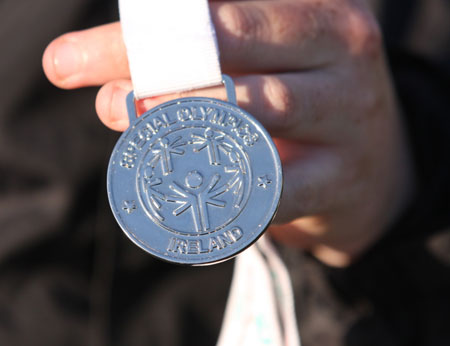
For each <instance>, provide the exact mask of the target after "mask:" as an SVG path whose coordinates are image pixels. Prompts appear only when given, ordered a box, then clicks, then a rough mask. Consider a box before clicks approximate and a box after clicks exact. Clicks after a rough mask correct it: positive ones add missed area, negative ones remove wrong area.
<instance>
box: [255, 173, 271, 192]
mask: <svg viewBox="0 0 450 346" xmlns="http://www.w3.org/2000/svg"><path fill="white" fill-rule="evenodd" d="M269 184H272V180H271V179H270V178H269V177H268V176H267V174H266V175H264V176H262V177H258V186H259V187H262V188H263V189H267V185H269Z"/></svg>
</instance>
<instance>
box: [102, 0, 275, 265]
mask: <svg viewBox="0 0 450 346" xmlns="http://www.w3.org/2000/svg"><path fill="white" fill-rule="evenodd" d="M128 1H130V0H128ZM132 76H133V69H132ZM223 83H224V84H225V87H226V90H227V95H228V102H224V101H221V100H218V99H212V98H202V97H195V98H181V99H177V100H174V101H170V102H166V103H164V104H161V105H159V106H157V107H155V108H153V109H151V110H149V111H147V112H145V113H144V114H142V115H141V116H140V117H137V113H136V107H135V95H134V93H130V95H129V96H128V98H127V107H128V113H129V118H130V126H129V128H128V130H126V131H125V132H124V133H123V134H122V136H121V137H120V139H119V141H118V143H117V144H116V146H115V148H114V151H113V153H112V156H111V159H110V163H109V167H108V183H107V184H108V186H107V189H108V197H109V202H110V205H111V209H112V211H113V213H114V216H115V218H116V220H117V222H118V223H119V225H120V227H121V228H122V230H123V231H124V232H125V234H126V235H127V236H128V237H129V238H130V239H131V240H132V241H133V242H134V243H135V244H136V245H138V246H139V247H140V248H142V249H143V250H145V251H147V252H148V253H150V254H152V255H154V256H156V257H158V258H160V259H162V260H165V261H168V262H173V263H179V264H188V265H202V264H213V263H218V262H221V261H224V260H227V259H229V258H231V257H233V256H235V255H236V254H238V253H239V252H241V251H243V250H244V249H246V248H247V247H248V246H250V245H251V244H252V243H254V242H255V241H256V240H257V239H258V238H259V237H260V236H261V235H262V234H263V232H264V230H265V229H266V228H267V227H268V225H269V224H270V222H271V220H272V219H273V217H274V215H275V212H276V210H277V207H278V204H279V199H280V195H281V190H282V171H281V163H280V159H279V156H278V153H277V150H276V148H275V145H274V143H273V142H272V140H271V138H270V136H269V134H268V133H267V131H266V130H265V129H264V128H263V127H262V125H261V124H260V123H259V122H257V121H256V120H255V119H254V118H253V117H252V116H251V115H250V114H249V113H248V112H246V111H245V110H243V109H242V108H240V107H238V106H237V104H236V96H235V88H234V84H233V81H232V79H231V78H230V77H228V76H223Z"/></svg>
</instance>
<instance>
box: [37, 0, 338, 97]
mask: <svg viewBox="0 0 450 346" xmlns="http://www.w3.org/2000/svg"><path fill="white" fill-rule="evenodd" d="M316 2H317V1H315V0H310V1H295V2H289V1H264V0H263V1H239V2H213V3H211V15H212V18H213V21H214V24H215V27H216V32H217V36H218V41H219V47H220V52H221V60H222V67H223V70H224V71H225V72H227V73H231V72H246V73H252V72H257V71H259V72H261V71H264V72H284V71H295V70H307V69H313V68H315V67H318V66H323V65H326V64H327V63H328V62H330V61H331V60H332V58H333V57H334V56H335V55H336V54H338V51H339V49H338V42H339V40H335V39H334V38H333V37H332V36H333V35H331V34H330V33H332V32H333V31H332V30H331V29H330V28H328V26H329V24H328V21H327V20H325V19H324V18H326V11H324V10H323V8H322V9H320V8H318V5H317V4H316ZM324 13H325V14H324ZM150 40H151V38H150ZM150 42H151V41H150ZM43 66H44V71H45V73H46V75H47V76H48V78H49V79H50V81H51V82H52V83H54V84H55V85H57V86H59V87H61V88H78V87H82V86H91V85H102V84H104V83H106V82H108V81H112V80H115V79H122V78H129V71H128V61H127V57H126V50H125V46H124V43H123V41H122V33H121V27H120V24H119V23H113V24H108V25H103V26H99V27H96V28H92V29H88V30H84V31H78V32H72V33H69V34H66V35H63V36H61V37H59V38H57V39H56V40H55V41H53V42H52V43H51V44H50V45H49V46H48V47H47V49H46V51H45V53H44V57H43Z"/></svg>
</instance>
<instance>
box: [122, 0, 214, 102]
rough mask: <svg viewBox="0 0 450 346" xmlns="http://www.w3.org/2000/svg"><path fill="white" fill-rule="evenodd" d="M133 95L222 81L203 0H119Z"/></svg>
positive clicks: (160, 92) (205, 85) (208, 84)
mask: <svg viewBox="0 0 450 346" xmlns="http://www.w3.org/2000/svg"><path fill="white" fill-rule="evenodd" d="M119 6H120V18H121V24H122V32H123V38H124V41H125V45H126V47H127V53H128V61H129V65H130V72H131V80H132V81H133V87H134V95H135V97H136V98H137V99H142V98H146V97H150V96H156V95H163V94H169V93H175V92H180V91H186V90H192V89H200V88H204V87H208V86H213V85H218V84H220V83H221V82H222V73H221V70H220V64H219V53H218V47H217V40H216V35H215V31H214V26H213V24H212V21H211V16H210V13H209V7H208V1H207V0H161V1H156V0H119Z"/></svg>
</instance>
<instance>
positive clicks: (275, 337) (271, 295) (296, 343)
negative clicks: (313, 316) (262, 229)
mask: <svg viewBox="0 0 450 346" xmlns="http://www.w3.org/2000/svg"><path fill="white" fill-rule="evenodd" d="M230 345H233V346H267V345H272V346H282V345H283V346H300V337H299V332H298V328H297V322H296V317H295V309H294V296H293V292H292V284H291V280H290V278H289V274H288V271H287V269H286V267H285V265H284V264H283V262H282V260H281V258H280V257H279V255H278V254H277V252H276V251H275V249H274V248H273V246H272V244H271V243H270V242H269V240H268V239H267V237H265V236H264V237H262V238H261V239H260V240H259V241H258V242H257V243H256V245H255V246H252V247H250V248H249V249H247V250H245V252H243V253H242V254H241V255H239V256H238V258H237V259H236V263H235V267H234V274H233V281H232V283H231V291H230V295H229V297H228V302H227V307H226V310H225V317H224V320H223V322H222V329H221V332H220V336H219V341H218V343H217V346H230Z"/></svg>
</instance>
